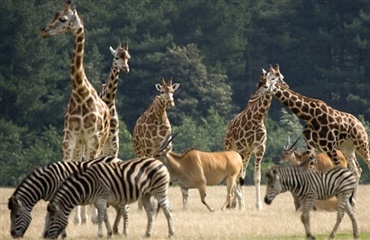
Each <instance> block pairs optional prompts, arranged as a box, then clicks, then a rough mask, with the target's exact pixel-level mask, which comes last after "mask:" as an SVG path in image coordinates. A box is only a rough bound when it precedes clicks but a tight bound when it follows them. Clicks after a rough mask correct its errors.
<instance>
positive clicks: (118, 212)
mask: <svg viewBox="0 0 370 240" xmlns="http://www.w3.org/2000/svg"><path fill="white" fill-rule="evenodd" d="M122 214H123V212H122V208H120V207H117V208H116V218H115V219H114V224H113V234H118V225H119V222H120V221H121V216H122Z"/></svg>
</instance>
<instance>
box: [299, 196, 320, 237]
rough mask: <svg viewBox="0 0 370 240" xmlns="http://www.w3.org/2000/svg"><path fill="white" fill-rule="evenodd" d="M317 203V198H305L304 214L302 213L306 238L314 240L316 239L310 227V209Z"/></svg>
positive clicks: (303, 203)
mask: <svg viewBox="0 0 370 240" xmlns="http://www.w3.org/2000/svg"><path fill="white" fill-rule="evenodd" d="M314 204H315V200H313V199H305V200H303V201H302V215H301V221H302V223H303V225H304V228H305V230H306V239H307V240H314V239H316V238H315V237H314V236H313V235H312V233H311V227H310V211H311V209H312V207H313V205H314Z"/></svg>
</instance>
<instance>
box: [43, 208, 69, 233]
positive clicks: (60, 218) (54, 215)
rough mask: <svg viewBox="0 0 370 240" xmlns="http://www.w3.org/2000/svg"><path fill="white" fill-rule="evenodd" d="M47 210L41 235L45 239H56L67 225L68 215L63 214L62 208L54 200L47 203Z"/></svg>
mask: <svg viewBox="0 0 370 240" xmlns="http://www.w3.org/2000/svg"><path fill="white" fill-rule="evenodd" d="M47 210H48V212H47V214H46V217H45V227H44V233H43V237H44V238H45V239H57V238H58V236H59V235H60V234H61V233H64V229H65V228H66V227H67V223H68V216H67V215H65V214H63V210H62V209H61V208H60V207H59V205H58V204H56V203H54V202H50V203H49V204H48V207H47Z"/></svg>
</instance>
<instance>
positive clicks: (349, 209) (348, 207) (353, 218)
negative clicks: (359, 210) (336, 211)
mask: <svg viewBox="0 0 370 240" xmlns="http://www.w3.org/2000/svg"><path fill="white" fill-rule="evenodd" d="M345 210H346V212H347V214H348V216H349V218H350V219H351V222H352V228H353V238H354V239H358V238H359V236H358V227H357V221H356V216H355V213H354V211H353V208H352V205H351V203H349V201H347V202H346V208H345Z"/></svg>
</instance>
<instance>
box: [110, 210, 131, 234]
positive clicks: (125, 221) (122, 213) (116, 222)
mask: <svg viewBox="0 0 370 240" xmlns="http://www.w3.org/2000/svg"><path fill="white" fill-rule="evenodd" d="M116 211H117V215H116V219H115V220H114V225H113V233H114V234H118V225H119V222H120V220H121V216H123V234H125V235H126V236H127V235H128V221H129V213H130V206H129V205H128V204H127V205H125V206H123V207H118V208H116Z"/></svg>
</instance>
